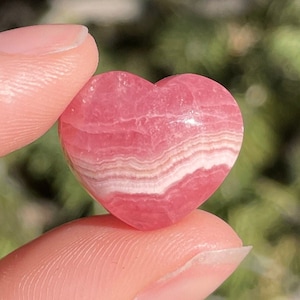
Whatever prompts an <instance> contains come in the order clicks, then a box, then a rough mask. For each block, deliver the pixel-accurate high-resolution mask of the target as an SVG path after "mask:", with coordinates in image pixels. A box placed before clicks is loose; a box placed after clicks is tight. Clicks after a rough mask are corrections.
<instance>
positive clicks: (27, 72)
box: [0, 25, 98, 156]
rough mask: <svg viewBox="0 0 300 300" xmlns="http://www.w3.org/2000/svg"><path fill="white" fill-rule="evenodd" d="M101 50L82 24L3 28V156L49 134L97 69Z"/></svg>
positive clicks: (0, 74) (0, 126)
mask: <svg viewBox="0 0 300 300" xmlns="http://www.w3.org/2000/svg"><path fill="white" fill-rule="evenodd" d="M97 62H98V52H97V47H96V44H95V41H94V39H93V38H92V37H91V36H90V35H89V34H88V31H87V28H86V27H84V26H81V25H39V26H30V27H23V28H19V29H13V30H9V31H4V32H1V33H0V156H2V155H5V154H7V153H9V152H10V151H13V150H16V149H18V148H20V147H22V146H24V145H26V144H28V143H30V142H32V141H33V140H35V139H36V138H38V137H39V136H41V135H42V134H43V133H45V132H46V131H47V130H48V129H49V128H50V127H51V126H52V125H53V123H54V122H55V121H56V120H57V118H58V117H59V115H60V114H61V113H62V112H63V110H64V109H65V108H66V106H67V105H68V104H69V102H70V101H71V100H72V98H73V97H74V96H75V95H76V94H77V92H78V91H79V90H80V88H81V87H82V86H83V85H84V84H85V82H86V81H87V80H88V79H89V78H90V77H91V76H92V74H93V73H94V71H95V69H96V67H97Z"/></svg>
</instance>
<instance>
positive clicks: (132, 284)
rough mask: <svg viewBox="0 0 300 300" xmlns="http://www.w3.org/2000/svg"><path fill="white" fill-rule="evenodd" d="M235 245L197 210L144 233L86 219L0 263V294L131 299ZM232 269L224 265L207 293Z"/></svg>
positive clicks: (225, 229) (221, 226) (223, 227)
mask: <svg viewBox="0 0 300 300" xmlns="http://www.w3.org/2000/svg"><path fill="white" fill-rule="evenodd" d="M241 246H242V243H241V240H240V239H239V237H238V236H237V235H236V233H235V232H234V231H233V230H232V229H231V228H230V227H229V226H228V225H227V224H226V223H224V222H223V221H222V220H220V219H219V218H217V217H215V216H213V215H211V214H209V213H206V212H203V211H195V212H193V213H191V214H190V215H189V216H187V217H186V218H185V219H184V220H182V221H181V222H179V223H177V224H175V225H173V226H170V227H168V228H164V229H161V230H156V231H148V232H141V231H137V230H135V229H133V228H131V227H129V226H128V225H126V224H124V223H122V222H121V221H119V220H117V219H115V218H114V217H112V216H102V217H90V218H86V219H80V220H77V221H74V222H71V223H68V224H65V225H63V226H61V227H59V228H57V229H55V230H53V231H51V232H49V233H47V234H45V235H44V236H43V237H41V238H38V239H37V240H35V241H33V242H31V243H29V244H28V245H26V246H24V247H22V248H21V249H19V250H17V251H16V252H15V253H13V254H11V255H9V256H8V257H6V258H5V259H4V260H3V261H0V269H2V274H5V278H4V280H3V279H2V280H1V272H0V289H1V290H2V291H3V293H4V295H8V296H9V295H12V293H13V297H14V298H13V297H11V298H9V297H7V298H6V299H18V297H19V296H20V293H22V295H27V298H26V297H23V298H22V299H47V298H44V297H45V293H48V294H47V296H48V297H49V299H75V300H76V299H97V297H100V295H101V297H102V298H103V299H133V298H134V297H136V296H137V294H139V293H140V292H141V291H144V290H145V289H147V288H148V287H149V286H150V287H151V285H152V284H153V283H155V282H157V280H159V279H160V278H164V277H165V276H168V275H167V274H173V273H174V272H175V273H176V270H178V269H180V268H182V266H184V265H185V264H186V263H187V262H188V261H190V260H192V259H193V258H194V257H197V255H199V254H200V255H201V253H205V252H206V253H210V252H211V251H212V250H213V251H215V250H218V249H228V248H239V247H241ZM236 266H237V263H236V264H231V267H230V268H229V269H228V268H227V269H226V270H227V271H226V272H224V273H223V275H218V277H216V279H215V280H216V281H217V282H216V284H215V285H211V287H212V288H213V287H216V286H218V284H220V283H221V282H222V281H223V280H225V279H226V276H228V275H229V274H230V272H229V271H230V270H231V271H232V270H234V268H235V267H236ZM205 267H206V270H208V269H207V268H208V267H207V266H205ZM215 270H216V271H218V270H219V269H218V268H215ZM228 270H229V271H228ZM196 279H197V278H196ZM198 279H199V285H201V277H200V276H199V278H198ZM18 287H22V289H21V290H20V289H19V288H18ZM206 292H207V289H206Z"/></svg>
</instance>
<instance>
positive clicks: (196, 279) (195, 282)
mask: <svg viewBox="0 0 300 300" xmlns="http://www.w3.org/2000/svg"><path fill="white" fill-rule="evenodd" d="M251 249H252V247H251V246H248V247H241V248H233V249H224V250H214V251H208V252H202V253H200V254H198V255H196V256H194V257H193V258H192V259H191V260H189V261H188V262H186V263H185V264H184V265H183V266H182V267H180V268H179V269H177V270H175V271H173V272H171V273H169V274H167V275H165V276H163V277H162V278H160V279H159V280H158V281H156V282H155V283H153V284H151V285H150V286H149V287H148V288H146V289H145V290H144V291H142V292H140V293H139V294H138V295H137V296H136V298H135V300H149V299H156V300H161V299H189V300H193V299H195V300H196V299H197V300H199V299H204V298H206V297H207V296H208V295H209V294H211V293H212V292H213V291H214V290H215V289H216V288H217V287H218V286H219V285H221V283H222V282H223V281H224V280H225V279H226V278H227V277H228V276H229V275H230V274H231V273H232V272H233V271H234V270H235V269H236V268H237V266H238V265H239V264H240V263H241V261H242V260H243V259H244V258H245V257H246V256H247V254H248V253H249V252H250V250H251Z"/></svg>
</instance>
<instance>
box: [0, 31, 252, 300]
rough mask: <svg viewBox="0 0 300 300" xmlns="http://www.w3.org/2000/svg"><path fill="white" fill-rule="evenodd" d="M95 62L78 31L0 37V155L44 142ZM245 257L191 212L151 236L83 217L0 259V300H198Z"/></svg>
mask: <svg viewBox="0 0 300 300" xmlns="http://www.w3.org/2000/svg"><path fill="white" fill-rule="evenodd" d="M97 63H98V52H97V47H96V44H95V42H94V39H93V38H92V37H91V36H90V35H89V34H88V33H87V30H86V28H85V27H82V26H79V25H44V26H32V27H27V28H26V27H25V28H21V29H17V30H13V31H6V32H3V33H0V114H1V115H0V146H1V147H0V155H1V156H2V155H5V154H7V153H9V152H11V151H14V150H16V149H18V148H21V147H23V146H25V145H26V144H28V143H30V142H32V141H34V140H35V139H37V138H38V137H40V136H41V135H42V134H44V133H45V132H46V131H47V130H48V129H49V128H50V127H51V126H52V125H53V123H55V121H56V120H57V118H58V117H59V116H60V114H61V113H62V112H63V110H64V109H65V108H66V106H67V105H68V104H69V102H70V101H71V100H72V98H73V97H74V96H75V94H77V92H78V91H79V90H80V88H81V87H82V86H83V85H84V83H85V82H86V81H87V80H88V79H89V78H90V77H91V76H92V74H93V73H94V71H95V69H96V66H97ZM249 250H250V248H249V247H242V242H241V240H240V239H239V237H238V236H237V235H236V233H235V232H234V231H233V230H232V229H231V228H230V227H229V226H228V225H227V224H226V223H225V222H223V221H222V220H220V219H219V218H217V217H216V216H213V215H211V214H209V213H207V212H204V211H200V210H197V211H194V212H193V213H191V214H190V215H189V216H188V217H186V218H185V219H183V220H182V221H181V222H180V223H178V224H175V225H173V226H170V227H168V228H164V229H161V230H157V231H150V232H141V231H137V230H135V229H133V228H131V227H129V226H127V225H126V224H123V223H122V222H121V221H119V220H117V219H116V218H114V217H112V216H94V217H89V218H84V219H80V220H76V221H73V222H71V223H67V224H65V225H63V226H60V227H58V228H56V229H54V230H52V231H50V232H48V233H46V234H44V235H43V236H41V237H39V238H37V239H35V240H34V241H32V242H30V243H28V244H27V245H25V246H23V247H21V248H20V249H17V250H16V251H14V252H13V253H11V254H10V255H8V256H6V257H4V258H3V259H2V260H1V261H0V291H1V293H0V300H3V299H5V300H10V299H13V300H18V299H28V300H29V299H30V300H32V299H35V300H37V299H43V300H45V299H46V300H47V299H56V300H57V299H75V300H76V299H81V300H82V299H89V300H91V299H105V300H110V299H118V300H122V299H175V300H176V299H189V300H190V299H204V298H205V297H206V296H208V295H209V294H210V293H212V292H213V291H214V290H215V289H216V288H217V287H218V286H219V285H220V284H221V283H222V282H223V281H224V280H225V279H226V278H227V277H228V276H229V275H230V274H231V273H232V272H233V271H234V270H235V269H236V267H237V266H238V264H239V263H240V262H241V261H242V259H243V258H244V257H245V256H246V255H247V253H248V252H249Z"/></svg>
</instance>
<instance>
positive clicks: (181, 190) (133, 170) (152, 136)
mask: <svg viewBox="0 0 300 300" xmlns="http://www.w3.org/2000/svg"><path fill="white" fill-rule="evenodd" d="M59 132H60V137H61V142H62V145H63V148H64V150H65V153H66V155H67V156H68V158H69V161H70V164H71V166H72V168H73V169H74V171H75V173H76V174H77V175H78V177H79V179H80V181H81V182H82V183H83V185H84V186H85V187H86V188H87V190H88V191H89V193H90V194H91V195H92V196H93V197H95V198H96V199H97V200H98V201H99V202H100V203H102V204H103V205H104V207H106V208H107V209H108V210H109V211H110V212H111V213H113V214H114V215H116V216H117V217H119V218H120V219H122V220H123V221H125V222H126V223H128V224H130V225H132V226H134V227H136V228H138V229H143V230H149V229H156V228H159V227H163V226H166V225H169V224H172V223H174V222H176V221H178V220H179V219H181V218H182V217H183V216H185V215H186V214H187V213H189V212H190V211H192V210H193V209H195V208H196V207H198V206H199V205H200V204H201V203H203V202H204V201H205V200H206V199H207V198H208V197H209V196H210V195H211V194H212V193H213V192H214V191H215V190H216V189H217V188H218V186H219V185H220V184H221V183H222V181H223V180H224V178H225V177H226V175H227V174H228V172H229V171H230V169H231V167H232V166H233V164H234V162H235V160H236V158H237V156H238V153H239V151H240V147H241V143H242V138H243V123H242V118H241V114H240V110H239V108H238V106H237V104H236V102H235V100H234V99H233V97H232V96H231V95H230V93H229V92H228V91H227V90H226V89H225V88H224V87H222V86H221V85H219V84H218V83H216V82H214V81H212V80H210V79H208V78H205V77H202V76H199V75H195V74H183V75H176V76H172V77H167V78H165V79H163V80H161V81H159V82H158V83H156V84H152V83H150V82H148V81H146V80H144V79H142V78H140V77H138V76H136V75H133V74H130V73H126V72H120V71H114V72H108V73H104V74H101V75H98V76H95V77H94V78H92V79H91V80H90V81H89V82H88V83H87V84H86V86H85V87H84V88H83V89H82V90H81V92H80V93H79V94H78V95H77V96H76V97H75V98H74V100H73V101H72V103H71V104H70V105H69V107H68V108H67V109H66V111H65V112H64V113H63V115H62V116H61V118H60V123H59Z"/></svg>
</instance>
